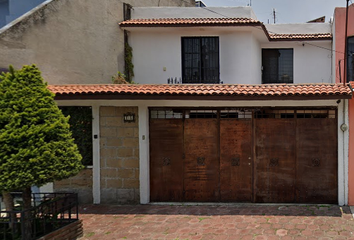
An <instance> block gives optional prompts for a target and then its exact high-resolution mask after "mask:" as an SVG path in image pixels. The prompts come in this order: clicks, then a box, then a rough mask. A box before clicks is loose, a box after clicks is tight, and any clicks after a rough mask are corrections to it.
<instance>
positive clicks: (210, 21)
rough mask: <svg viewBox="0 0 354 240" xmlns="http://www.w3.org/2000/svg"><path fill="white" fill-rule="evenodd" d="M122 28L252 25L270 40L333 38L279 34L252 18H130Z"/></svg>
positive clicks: (325, 34)
mask: <svg viewBox="0 0 354 240" xmlns="http://www.w3.org/2000/svg"><path fill="white" fill-rule="evenodd" d="M119 26H120V27H122V28H129V27H210V26H218V27H228V26H251V27H258V28H261V29H262V30H263V31H264V33H265V34H266V36H267V38H268V40H269V41H296V40H307V41H311V40H331V39H332V34H331V33H306V34H277V33H269V32H268V30H267V28H266V27H265V25H264V24H263V23H262V22H260V21H258V20H254V19H251V18H156V19H130V20H126V21H124V22H121V23H120V24H119Z"/></svg>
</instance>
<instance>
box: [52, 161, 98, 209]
mask: <svg viewBox="0 0 354 240" xmlns="http://www.w3.org/2000/svg"><path fill="white" fill-rule="evenodd" d="M53 189H54V191H55V192H62V191H64V192H76V193H78V196H79V202H80V203H92V201H93V198H92V169H89V168H86V169H83V170H81V172H80V173H79V174H77V175H76V176H74V177H71V178H68V179H64V180H62V181H55V182H54V184H53Z"/></svg>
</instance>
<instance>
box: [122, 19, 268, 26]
mask: <svg viewBox="0 0 354 240" xmlns="http://www.w3.org/2000/svg"><path fill="white" fill-rule="evenodd" d="M243 24H261V22H260V21H257V20H254V19H251V18H153V19H130V20H126V21H124V22H121V23H120V24H119V25H120V26H121V27H164V26H168V27H181V26H185V25H187V26H188V25H193V26H213V25H216V26H235V25H236V26H237V25H243Z"/></svg>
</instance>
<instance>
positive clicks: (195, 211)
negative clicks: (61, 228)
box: [80, 204, 354, 240]
mask: <svg viewBox="0 0 354 240" xmlns="http://www.w3.org/2000/svg"><path fill="white" fill-rule="evenodd" d="M80 213H81V215H80V218H81V219H83V224H84V236H83V237H82V238H80V240H91V239H103V240H105V239H110V240H111V239H174V240H186V239H189V240H192V239H208V240H209V239H223V240H224V239H353V240H354V234H353V233H354V221H353V218H352V215H351V212H350V209H349V207H339V206H336V205H252V204H247V205H219V206H216V205H212V206H205V205H204V206H168V205H164V206H161V205H136V206H106V205H84V206H81V207H80Z"/></svg>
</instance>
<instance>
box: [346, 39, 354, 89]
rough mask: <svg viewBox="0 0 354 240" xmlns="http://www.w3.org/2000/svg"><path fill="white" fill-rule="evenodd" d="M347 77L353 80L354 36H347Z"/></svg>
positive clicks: (348, 79)
mask: <svg viewBox="0 0 354 240" xmlns="http://www.w3.org/2000/svg"><path fill="white" fill-rule="evenodd" d="M347 64H348V77H347V81H348V82H349V81H354V37H350V38H348V63H347Z"/></svg>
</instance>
